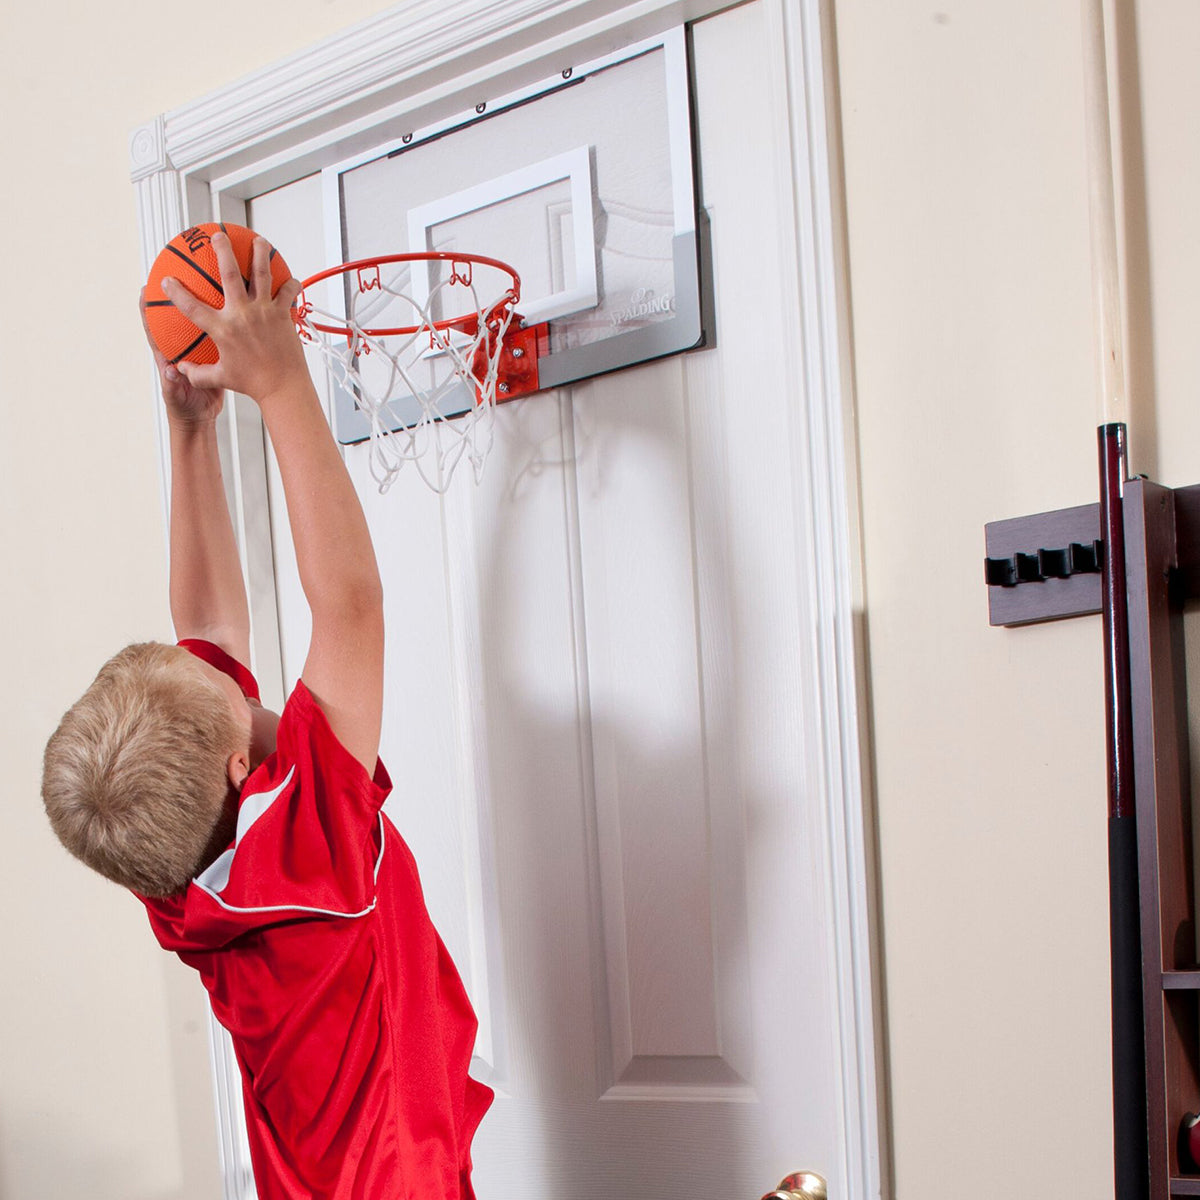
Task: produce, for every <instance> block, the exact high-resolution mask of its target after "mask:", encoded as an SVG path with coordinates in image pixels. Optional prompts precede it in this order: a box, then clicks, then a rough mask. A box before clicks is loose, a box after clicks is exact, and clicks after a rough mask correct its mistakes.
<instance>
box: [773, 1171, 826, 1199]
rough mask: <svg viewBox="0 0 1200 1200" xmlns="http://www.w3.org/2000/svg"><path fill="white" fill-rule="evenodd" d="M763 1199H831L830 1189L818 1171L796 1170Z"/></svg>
mask: <svg viewBox="0 0 1200 1200" xmlns="http://www.w3.org/2000/svg"><path fill="white" fill-rule="evenodd" d="M762 1200H829V1190H828V1188H826V1186H825V1180H824V1179H822V1178H821V1176H820V1175H818V1174H817V1173H816V1171H796V1172H794V1173H793V1174H791V1175H789V1176H788V1177H787V1178H786V1179H785V1180H783V1181H782V1182H781V1183H780V1185H779V1186H778V1187H777V1188H776V1189H775V1190H774V1191H773V1192H768V1193H767V1194H766V1195H765V1196H764V1197H763V1198H762Z"/></svg>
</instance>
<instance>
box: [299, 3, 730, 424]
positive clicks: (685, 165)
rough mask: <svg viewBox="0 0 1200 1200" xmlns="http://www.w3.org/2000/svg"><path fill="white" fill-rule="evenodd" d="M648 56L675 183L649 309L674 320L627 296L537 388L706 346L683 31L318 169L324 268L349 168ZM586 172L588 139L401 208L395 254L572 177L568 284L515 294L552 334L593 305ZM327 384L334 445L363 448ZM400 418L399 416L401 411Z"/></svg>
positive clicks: (335, 238) (341, 217)
mask: <svg viewBox="0 0 1200 1200" xmlns="http://www.w3.org/2000/svg"><path fill="white" fill-rule="evenodd" d="M654 54H661V55H662V65H663V71H664V77H665V98H666V99H665V104H666V113H665V121H666V137H667V144H668V150H667V153H668V157H669V166H670V182H671V195H670V203H671V220H672V229H671V234H672V237H671V251H672V267H671V271H672V278H673V281H674V286H673V289H672V292H671V295H670V297H669V305H670V307H669V309H665V308H659V309H656V310H655V314H656V316H660V317H661V316H662V315H663V313H664V312H667V311H669V313H670V315H669V316H668V317H666V319H656V320H654V321H653V322H647V321H643V320H640V319H639V318H640V317H642V316H644V315H645V314H644V313H639V312H638V304H639V297H638V296H637V295H636V294H635V295H633V296H631V297H630V303H629V305H628V306H627V316H626V320H627V327H626V328H621V329H620V332H618V333H615V334H613V335H611V336H606V337H604V338H601V339H598V340H595V341H589V342H587V343H586V344H583V345H574V346H570V347H569V348H564V349H553V348H552V349H551V352H550V353H549V354H548V355H547V356H546V357H544V358H541V359H540V360H539V363H538V390H546V389H549V388H556V387H563V386H567V385H569V384H572V383H578V382H580V381H582V380H584V379H587V378H590V377H593V376H596V375H602V374H607V373H609V372H611V371H615V370H621V369H623V368H625V367H628V366H635V365H637V364H639V363H642V362H648V361H651V360H653V359H656V358H662V357H665V356H667V355H670V354H676V353H682V352H684V351H687V350H694V349H698V348H701V347H703V346H705V345H706V344H708V343H709V341H710V340H711V329H710V326H711V316H710V307H709V305H708V304H707V303H706V302H705V296H706V293H707V288H706V283H707V280H708V278H709V277H710V275H711V272H710V270H709V269H708V266H707V264H706V263H705V262H704V261H702V251H703V249H704V246H705V243H704V242H703V241H702V239H701V238H700V237H699V236H698V233H697V230H698V225H699V222H698V215H697V191H696V176H695V153H694V148H693V144H692V138H693V128H692V114H691V86H690V69H689V63H688V52H687V38H686V33H685V30H684V28H683V27H682V26H675V27H673V28H670V29H667V30H665V31H663V32H662V33H660V34H657V35H655V36H654V37H650V38H643V39H639V40H638V41H636V42H633V43H631V44H630V45H628V46H624V47H622V48H621V49H620V50H618V51H615V52H612V53H609V54H605V55H601V56H599V57H596V58H593V59H589V60H587V61H585V62H582V63H580V64H578V65H577V66H573V67H570V68H566V69H563V70H562V71H560V72H558V73H557V74H556V75H553V76H550V77H547V78H543V79H540V80H537V81H536V82H534V83H531V84H527V85H525V86H522V87H519V88H516V89H514V90H513V91H511V92H508V93H505V94H504V95H501V96H499V97H496V98H495V99H490V100H488V101H486V102H480V103H477V104H476V105H474V106H473V107H472V108H469V109H466V110H464V111H459V112H456V113H453V114H451V115H449V116H447V117H443V118H442V119H440V120H437V121H434V122H431V123H430V124H428V125H426V126H423V127H420V128H414V129H412V130H410V131H409V132H407V133H404V134H402V135H401V136H400V137H392V138H389V139H387V140H385V141H382V142H381V143H380V144H378V145H376V146H372V147H370V148H368V149H365V150H361V151H358V152H356V153H355V154H353V155H350V156H348V157H347V158H345V159H342V160H340V161H338V162H335V163H331V164H329V165H328V166H326V167H325V168H324V170H323V171H322V172H321V181H322V202H323V206H324V212H325V256H326V259H327V261H328V262H329V264H330V265H332V264H334V263H337V262H341V261H343V260H344V258H345V257H346V256H347V254H348V253H349V251H348V247H347V241H346V238H347V220H348V218H347V205H346V202H345V189H344V185H343V181H344V179H345V178H346V177H347V176H348V175H349V174H350V173H352V172H354V171H355V170H357V169H358V168H360V167H364V166H367V165H369V164H371V163H374V162H377V161H380V160H384V159H388V160H394V159H396V158H398V157H400V156H403V155H405V154H408V153H411V152H412V151H414V150H418V149H419V148H420V147H422V146H423V145H428V144H429V143H432V142H434V141H440V140H441V139H444V138H448V137H452V136H454V135H455V134H456V133H459V132H460V131H463V130H466V129H469V128H472V127H475V126H478V125H481V124H483V123H485V122H488V121H492V120H495V119H496V118H498V117H501V116H503V115H505V114H509V113H513V112H514V111H515V110H518V109H522V108H525V107H526V106H529V105H533V104H536V103H537V102H538V101H540V100H544V99H546V98H547V97H553V96H555V95H557V94H559V93H562V92H564V91H566V90H567V89H572V88H577V87H579V86H581V85H582V84H584V83H585V82H586V81H587V80H589V79H591V78H595V77H598V76H600V75H601V74H602V73H603V72H608V71H610V70H612V69H613V68H617V67H620V66H621V65H623V64H628V63H632V62H634V61H635V60H638V59H643V58H645V57H646V56H649V55H654ZM592 171H593V164H592V162H591V158H590V154H589V146H588V145H586V144H584V145H580V146H578V147H576V148H575V149H573V150H571V151H569V152H566V153H563V154H560V155H555V156H553V157H552V158H550V159H547V160H544V161H542V162H539V163H535V164H530V165H527V166H525V167H523V168H521V169H519V170H515V171H513V172H511V173H510V174H508V175H505V176H503V177H497V178H493V179H489V180H485V181H482V182H479V183H476V184H474V185H472V186H468V187H467V188H465V189H461V190H458V191H456V192H454V193H451V194H449V195H447V196H443V197H440V198H438V199H437V200H435V201H432V202H428V203H425V204H422V205H419V206H417V207H415V208H413V209H411V210H408V212H407V219H406V222H405V224H406V226H407V231H408V238H409V244H408V246H406V247H402V248H401V249H407V250H410V251H423V250H427V249H433V247H432V246H431V245H429V244H428V242H427V241H426V239H425V237H424V236H423V235H424V234H426V233H427V231H428V230H429V229H430V228H431V227H432V226H433V225H434V224H435V223H436V222H438V221H440V220H444V219H446V218H447V217H449V216H453V215H456V214H458V213H466V212H470V211H473V210H475V209H478V208H481V207H483V206H485V205H487V204H489V203H492V202H494V201H496V200H497V199H498V198H501V197H504V198H507V197H513V196H518V195H519V194H520V193H521V192H523V191H528V190H530V189H532V188H534V187H536V186H537V185H538V184H539V183H546V182H549V181H553V180H560V179H569V180H570V187H571V194H572V201H573V209H574V212H575V214H577V216H576V219H575V220H574V222H573V228H574V231H575V240H574V247H573V252H574V262H575V270H576V286H575V287H573V288H571V289H570V290H567V291H564V292H562V293H561V294H560V293H556V294H554V295H552V296H550V297H547V298H535V299H534V302H533V303H530V302H529V300H528V299H527V298H526V297H523V299H522V304H521V306H520V308H519V314H520V316H521V317H522V318H524V322H523V323H524V324H525V325H526V326H528V325H532V324H536V323H541V322H551V325H550V329H551V331H553V329H554V325H553V322H554V320H555V319H556V318H565V317H569V316H571V315H574V314H576V313H579V312H582V311H584V310H586V309H587V308H588V307H589V306H594V305H595V304H596V303H597V298H598V286H599V285H598V284H597V279H596V274H597V267H596V258H597V255H598V254H599V252H600V250H599V247H598V246H596V245H595V244H594V242H593V237H592V227H593V213H592V194H591V184H592ZM580 218H582V219H580ZM417 239H420V244H417ZM371 249H372V252H373V253H380V254H384V253H392V252H395V251H396V249H397V247H395V246H374V247H372V248H371ZM462 249H463V250H473V251H478V252H480V253H488V252H489V250H488V249H487V248H486V247H482V248H481V247H478V246H463V247H462ZM512 265H513V266H514V267H515V269H516V270H517V271H518V273H521V274H522V276H524V266H523V264H521V263H520V262H517V261H514V262H513V264H512ZM422 286H424V287H425V289H426V290H428V286H429V283H428V281H427V280H426V281H422V280H421V279H420V277H419V273H417V274H415V275H414V278H413V280H412V287H413V290H414V292H417V293H420V291H421V288H422ZM326 302H327V304H328V305H329V306H330V309H329V310H330V311H338V308H337V306H340V305H343V304H344V302H345V298H344V297H343V296H338V295H335V294H333V292H332V291H331V292H330V293H329V294H328V296H327V301H326ZM641 302H642V303H643V304H645V305H646V307H647V308H648V307H649V303H650V302H648V301H646V300H645V298H642V300H641ZM613 321H614V328H620V327H619V326H618V325H617V324H616V321H617V318H616V317H614V318H613ZM542 344H543V345H545V346H551V347H553V334H552V333H551V336H550V337H548V338H547V339H545V340H544V342H543V343H542ZM331 388H332V393H333V412H334V428H335V431H336V434H337V438H338V440H339V441H340V442H342V443H343V444H354V443H357V442H361V441H364V440H365V439H367V438H368V437H369V436H370V434H371V423H370V421H369V420H368V419H367V417H366V416H365V414H364V413H363V412H362V411H361V410H360V409H359V407H358V404H357V402H356V399H355V397H354V395H353V393H351V392H349V391H348V390H347V389H346V388H345V387H343V386H341V385H340V384H338V383H337V382H336V381H331ZM472 403H473V397H472V396H471V395H470V393H469V392H468V390H467V389H466V388H465V387H464V388H462V389H461V394H460V395H459V396H458V399H457V403H456V404H454V403H450V404H447V405H446V406H445V408H444V411H446V412H447V413H448V414H450V415H453V414H454V413H455V412H459V413H464V412H467V411H468V409H469V407H470V405H471V404H472ZM409 407H410V408H411V406H409ZM399 411H400V412H401V413H403V412H404V411H406V410H404V409H401V410H399ZM401 419H402V418H398V423H397V425H396V428H401V427H402V425H401V424H400V423H399V421H400V420H401Z"/></svg>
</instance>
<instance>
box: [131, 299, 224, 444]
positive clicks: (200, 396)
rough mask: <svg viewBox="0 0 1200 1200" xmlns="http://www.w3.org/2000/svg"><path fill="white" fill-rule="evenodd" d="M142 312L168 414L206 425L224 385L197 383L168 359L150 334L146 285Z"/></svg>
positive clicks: (218, 404) (217, 412)
mask: <svg viewBox="0 0 1200 1200" xmlns="http://www.w3.org/2000/svg"><path fill="white" fill-rule="evenodd" d="M138 305H139V307H140V309H141V312H142V328H143V329H145V331H146V341H147V342H149V343H150V352H151V353H152V354H153V355H154V363H155V365H156V366H157V367H158V378H159V382H160V384H161V385H162V398H163V403H164V404H165V405H166V407H167V416H168V418H169V419H170V420H172V421H175V422H177V423H178V424H180V425H205V424H208V423H209V422H211V421H214V420H216V418H217V417H218V416H219V415H220V412H221V409H222V408H223V407H224V404H225V391H224V389H223V388H219V387H218V388H209V387H195V386H194V385H193V384H192V383H190V382H189V381H188V379H187V378H186V377H185V376H184V374H183V373H182V372H181V371H180V370H179V369H178V367H173V366H172V365H171V364H170V363H169V362H167V358H166V355H165V354H163V352H162V351H161V350H160V349H159V348H158V347H157V346H156V345H155V343H154V338H153V337H152V336H151V335H150V326H149V325H148V324H147V322H146V289H145V288H142V294H141V296H140V297H139V298H138Z"/></svg>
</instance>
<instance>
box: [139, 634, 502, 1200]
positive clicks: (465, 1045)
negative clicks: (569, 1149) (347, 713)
mask: <svg viewBox="0 0 1200 1200" xmlns="http://www.w3.org/2000/svg"><path fill="white" fill-rule="evenodd" d="M180 644H181V645H183V646H185V647H186V648H187V649H188V650H190V651H191V652H192V653H194V654H197V655H198V657H201V658H203V659H205V660H206V661H207V662H210V663H212V665H214V666H216V667H219V668H220V669H222V670H224V671H225V672H226V673H227V674H229V675H230V676H232V677H233V678H234V679H235V680H236V681H237V682H238V684H239V685H240V686H241V688H242V690H243V692H244V693H245V694H246V695H247V696H249V697H251V698H253V699H257V698H258V687H257V684H256V683H255V681H254V678H253V676H251V674H250V672H249V671H247V670H246V669H245V668H244V667H242V666H241V664H239V663H237V662H235V661H234V660H233V659H231V658H230V657H229V656H228V655H226V654H225V653H224V652H223V651H221V650H220V649H218V648H217V647H216V646H213V645H211V644H209V643H206V642H193V641H188V642H181V643H180ZM390 790H391V781H390V779H389V778H388V774H387V771H386V769H385V768H384V766H383V764H382V763H380V764H379V765H378V766H377V767H376V769H375V775H374V777H373V778H372V777H370V776H368V774H367V772H366V769H365V768H364V767H363V765H362V764H361V763H360V762H358V760H357V759H355V758H354V757H353V756H352V755H351V754H350V753H349V751H347V750H346V749H345V747H344V746H342V744H341V743H340V742H339V741H338V740H337V738H336V737H335V736H334V733H333V730H332V729H330V727H329V723H328V722H327V721H326V719H325V715H324V713H322V712H321V709H320V708H319V706H318V705H317V704H316V702H315V701H314V699H313V697H312V694H311V693H310V692H309V691H308V689H307V688H306V687H305V686H304V683H303V682H300V683H298V684H297V685H296V688H295V691H293V692H292V695H291V696H290V698H289V699H288V702H287V704H286V706H285V707H284V710H283V713H282V715H281V718H280V722H279V730H278V734H277V742H276V750H275V753H274V754H272V755H271V756H270V757H269V758H268V759H267V760H266V761H265V762H264V763H263V764H262V765H261V766H260V767H258V768H257V769H256V770H255V771H254V772H253V774H251V775H250V777H249V778H248V779H247V780H246V782H245V785H244V786H243V789H242V795H241V800H240V803H239V807H238V820H237V834H236V837H235V839H234V842H233V844H232V845H231V846H230V847H229V848H228V849H227V850H226V851H225V852H224V853H223V854H222V855H221V856H220V857H219V858H217V859H216V861H215V862H213V863H212V864H211V865H210V866H208V867H207V868H206V869H205V870H204V871H202V872H201V873H200V874H199V875H198V876H196V878H195V879H194V880H192V882H191V883H190V884H189V885H188V887H187V890H186V891H184V892H181V893H179V894H178V895H175V896H170V897H167V898H166V899H153V898H148V897H141V899H142V901H143V903H144V904H145V905H146V909H147V911H148V913H149V915H150V923H151V925H152V926H153V929H154V933H155V935H156V936H157V938H158V940H159V942H160V943H161V945H162V946H163V947H164V948H165V949H167V950H174V951H175V952H176V953H178V955H179V957H180V958H181V959H183V961H184V962H186V963H187V964H188V965H189V966H192V967H195V968H196V970H197V971H199V973H200V977H201V979H202V980H203V981H204V986H205V987H206V988H207V989H208V992H209V995H210V997H211V1001H212V1008H213V1012H214V1014H215V1015H216V1018H217V1020H218V1021H219V1022H220V1023H221V1024H222V1025H223V1026H224V1027H225V1028H226V1029H227V1030H229V1032H230V1034H231V1035H232V1038H233V1045H234V1050H235V1051H236V1054H237V1059H238V1063H239V1065H240V1067H241V1071H242V1083H243V1094H244V1097H245V1107H246V1122H247V1127H248V1131H249V1135H250V1151H251V1158H252V1161H253V1164H254V1178H255V1182H256V1184H257V1187H258V1195H259V1198H260V1200H463V1198H464V1197H465V1198H472V1197H473V1195H474V1193H473V1192H472V1190H471V1184H470V1178H469V1173H470V1165H471V1163H470V1143H471V1137H472V1135H473V1134H474V1132H475V1128H476V1126H477V1125H478V1124H479V1120H480V1118H481V1117H482V1116H483V1114H484V1112H485V1111H486V1110H487V1107H488V1105H489V1104H490V1103H491V1100H492V1092H491V1090H490V1089H489V1088H486V1087H484V1086H483V1085H482V1084H480V1083H477V1082H476V1081H475V1080H473V1079H471V1078H469V1077H468V1075H467V1068H468V1065H469V1063H470V1059H471V1050H472V1047H473V1046H474V1042H475V1029H476V1021H475V1015H474V1013H473V1012H472V1010H471V1005H470V1002H469V1001H468V999H467V995H466V992H465V991H464V990H463V986H462V983H461V981H460V980H459V977H458V972H457V971H456V970H455V968H454V964H453V963H452V962H451V960H450V956H449V954H448V953H447V952H446V948H445V946H444V945H443V944H442V941H441V939H440V938H439V937H438V935H437V932H436V931H435V930H434V928H433V925H432V923H431V922H430V919H429V914H428V912H427V910H426V907H425V901H424V897H423V896H422V893H421V885H420V880H419V879H418V876H417V867H416V863H415V861H414V860H413V856H412V853H411V852H410V851H409V849H408V847H407V846H406V845H405V843H404V841H403V839H402V838H401V837H400V835H399V833H397V832H396V829H395V827H394V826H393V825H392V823H391V822H390V821H389V820H388V818H387V817H386V816H385V815H384V813H383V812H382V807H381V806H382V805H383V802H384V800H385V799H386V797H387V795H388V793H389V792H390Z"/></svg>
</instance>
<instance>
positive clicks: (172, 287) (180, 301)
mask: <svg viewBox="0 0 1200 1200" xmlns="http://www.w3.org/2000/svg"><path fill="white" fill-rule="evenodd" d="M162 290H163V294H164V295H165V296H166V297H167V299H168V300H170V301H171V303H172V304H173V305H175V307H176V308H177V309H178V310H179V311H180V313H182V314H183V316H185V317H187V319H188V320H189V321H191V323H192V324H193V325H195V326H196V327H197V328H199V329H202V330H204V332H205V333H212V322H213V318H214V317H216V316H217V315H218V313H219V312H220V309H216V308H212V307H211V306H209V305H207V304H205V303H204V301H203V300H197V299H196V297H195V296H193V295H192V293H191V292H189V291H188V290H187V288H185V287H184V286H183V284H182V283H180V282H179V280H178V279H174V278H172V277H171V276H167V278H165V279H164V280H163V281H162Z"/></svg>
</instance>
